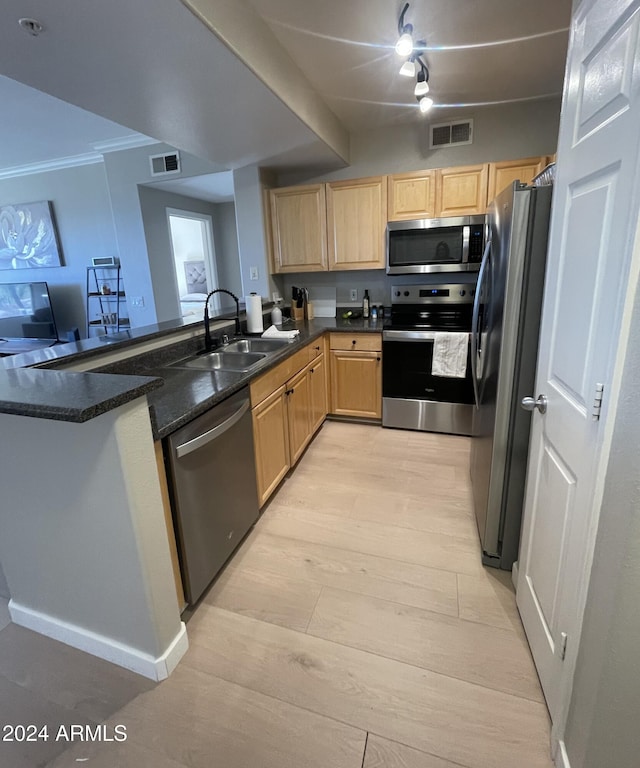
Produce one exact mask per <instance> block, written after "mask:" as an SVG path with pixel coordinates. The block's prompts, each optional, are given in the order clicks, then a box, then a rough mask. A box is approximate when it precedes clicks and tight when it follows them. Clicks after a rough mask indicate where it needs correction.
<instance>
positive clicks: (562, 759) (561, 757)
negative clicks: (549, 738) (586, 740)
mask: <svg viewBox="0 0 640 768" xmlns="http://www.w3.org/2000/svg"><path fill="white" fill-rule="evenodd" d="M554 763H555V765H556V768H571V764H570V763H569V755H568V754H567V748H566V747H565V745H564V741H559V742H558V749H557V750H556V759H555V760H554Z"/></svg>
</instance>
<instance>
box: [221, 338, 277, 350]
mask: <svg viewBox="0 0 640 768" xmlns="http://www.w3.org/2000/svg"><path fill="white" fill-rule="evenodd" d="M290 343H291V341H290V340H289V339H236V340H235V341H232V342H230V343H229V344H227V346H226V347H225V348H224V352H225V353H226V352H234V353H236V352H275V351H276V350H278V349H281V348H282V347H286V346H287V344H290Z"/></svg>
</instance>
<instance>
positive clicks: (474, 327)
mask: <svg viewBox="0 0 640 768" xmlns="http://www.w3.org/2000/svg"><path fill="white" fill-rule="evenodd" d="M490 253H491V240H490V239H488V240H487V245H486V246H485V249H484V254H483V256H482V264H480V272H478V283H477V285H476V295H475V296H474V299H473V315H472V317H471V378H472V380H473V395H474V397H475V400H476V408H479V407H480V391H479V390H480V388H479V385H478V355H479V354H481V353H482V349H481V348H480V328H479V327H478V325H479V321H480V295H481V293H482V283H483V281H484V276H485V274H486V270H487V262H488V261H489V255H490Z"/></svg>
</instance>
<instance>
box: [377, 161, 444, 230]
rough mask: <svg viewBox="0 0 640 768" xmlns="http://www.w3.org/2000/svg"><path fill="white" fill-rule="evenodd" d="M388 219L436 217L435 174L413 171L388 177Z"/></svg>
mask: <svg viewBox="0 0 640 768" xmlns="http://www.w3.org/2000/svg"><path fill="white" fill-rule="evenodd" d="M387 190H388V191H387V194H388V214H387V215H388V219H389V221H406V220H408V219H430V218H433V217H434V216H435V215H436V172H435V171H414V172H413V173H395V174H393V176H389V177H388V184H387Z"/></svg>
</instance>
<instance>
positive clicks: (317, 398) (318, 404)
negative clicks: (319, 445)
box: [309, 355, 327, 435]
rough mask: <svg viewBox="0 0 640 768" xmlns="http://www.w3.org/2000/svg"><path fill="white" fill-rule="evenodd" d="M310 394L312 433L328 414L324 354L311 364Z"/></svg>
mask: <svg viewBox="0 0 640 768" xmlns="http://www.w3.org/2000/svg"><path fill="white" fill-rule="evenodd" d="M309 396H310V399H311V409H310V410H311V414H310V416H311V434H312V435H314V434H315V433H316V432H317V430H318V429H320V427H321V426H322V422H323V421H324V420H325V417H326V415H327V371H326V365H325V363H324V355H320V356H319V357H316V359H315V360H314V361H313V362H312V363H310V364H309Z"/></svg>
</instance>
